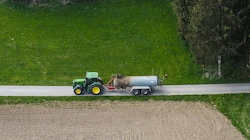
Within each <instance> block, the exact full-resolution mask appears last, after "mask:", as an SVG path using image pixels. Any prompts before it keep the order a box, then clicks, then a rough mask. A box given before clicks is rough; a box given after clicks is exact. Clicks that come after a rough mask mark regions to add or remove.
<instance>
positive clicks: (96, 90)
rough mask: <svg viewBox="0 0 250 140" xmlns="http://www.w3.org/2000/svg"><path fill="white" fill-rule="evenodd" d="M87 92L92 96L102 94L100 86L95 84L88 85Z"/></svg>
mask: <svg viewBox="0 0 250 140" xmlns="http://www.w3.org/2000/svg"><path fill="white" fill-rule="evenodd" d="M89 92H90V93H92V94H94V95H98V94H101V93H102V86H101V85H97V84H94V85H90V87H89Z"/></svg>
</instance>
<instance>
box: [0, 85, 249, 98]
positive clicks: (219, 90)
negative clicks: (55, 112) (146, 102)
mask: <svg viewBox="0 0 250 140" xmlns="http://www.w3.org/2000/svg"><path fill="white" fill-rule="evenodd" d="M231 93H234V94H237V93H250V83H241V84H204V85H164V86H162V87H157V88H155V89H154V91H153V92H152V93H151V94H150V95H152V96H154V95H201V94H231ZM0 96H76V95H75V94H74V93H73V89H72V87H71V86H0ZM81 96H93V95H92V94H83V95H81ZM101 96H133V95H132V94H131V93H128V90H117V91H111V92H110V91H107V90H104V92H103V94H102V95H101Z"/></svg>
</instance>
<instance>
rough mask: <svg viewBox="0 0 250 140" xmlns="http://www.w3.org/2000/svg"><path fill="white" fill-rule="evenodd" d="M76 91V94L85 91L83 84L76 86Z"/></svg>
mask: <svg viewBox="0 0 250 140" xmlns="http://www.w3.org/2000/svg"><path fill="white" fill-rule="evenodd" d="M74 93H75V94H76V95H80V94H82V93H83V88H82V86H80V85H77V86H76V87H75V88H74Z"/></svg>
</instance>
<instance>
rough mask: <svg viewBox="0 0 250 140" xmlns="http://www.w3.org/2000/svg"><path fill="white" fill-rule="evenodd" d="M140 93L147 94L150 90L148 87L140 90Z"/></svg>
mask: <svg viewBox="0 0 250 140" xmlns="http://www.w3.org/2000/svg"><path fill="white" fill-rule="evenodd" d="M141 93H142V94H143V95H148V94H149V93H150V91H149V90H148V89H142V90H141Z"/></svg>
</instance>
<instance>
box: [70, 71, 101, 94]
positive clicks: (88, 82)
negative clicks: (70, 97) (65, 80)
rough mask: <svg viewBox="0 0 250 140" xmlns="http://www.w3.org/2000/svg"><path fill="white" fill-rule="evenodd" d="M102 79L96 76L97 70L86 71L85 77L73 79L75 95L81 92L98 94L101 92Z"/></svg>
mask: <svg viewBox="0 0 250 140" xmlns="http://www.w3.org/2000/svg"><path fill="white" fill-rule="evenodd" d="M102 85H103V82H102V79H101V78H100V77H98V72H86V78H83V79H74V80H73V89H74V93H75V94H76V95H80V94H82V93H83V92H87V93H91V94H94V95H98V94H101V93H102Z"/></svg>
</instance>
